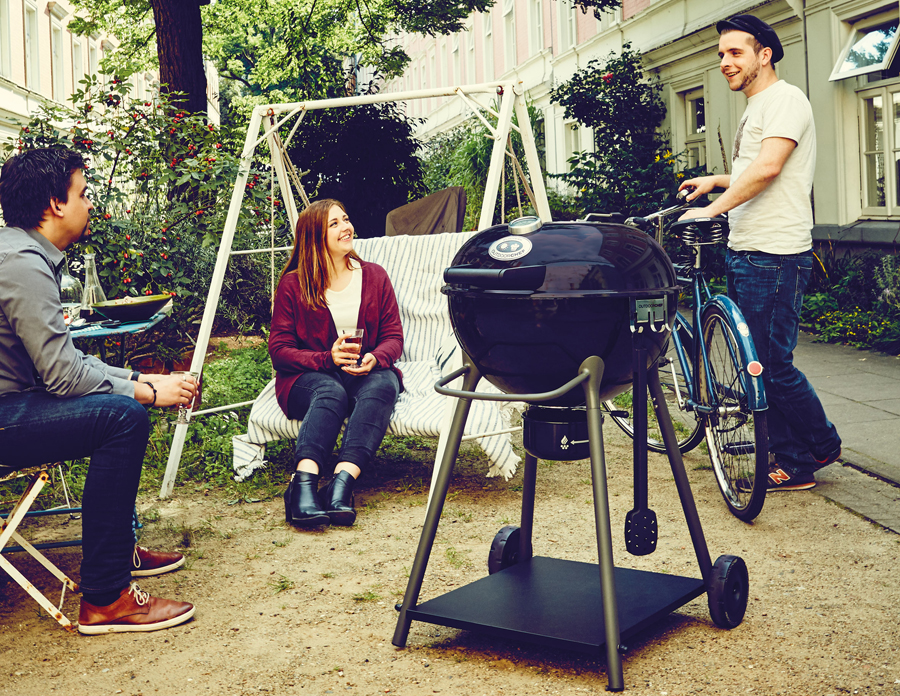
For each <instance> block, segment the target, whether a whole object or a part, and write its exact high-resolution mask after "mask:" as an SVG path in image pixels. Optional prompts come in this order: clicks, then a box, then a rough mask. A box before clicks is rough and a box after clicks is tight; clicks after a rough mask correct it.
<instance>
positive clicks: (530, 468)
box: [519, 452, 538, 562]
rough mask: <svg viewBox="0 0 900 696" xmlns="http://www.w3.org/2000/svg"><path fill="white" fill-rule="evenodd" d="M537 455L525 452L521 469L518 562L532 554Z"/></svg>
mask: <svg viewBox="0 0 900 696" xmlns="http://www.w3.org/2000/svg"><path fill="white" fill-rule="evenodd" d="M537 461H538V460H537V457H532V456H531V455H530V454H528V453H527V452H526V453H525V464H524V466H523V469H522V518H521V521H520V523H519V562H522V561H526V560H528V559H529V558H531V557H532V556H534V548H533V547H532V545H531V541H532V536H533V530H534V491H535V487H536V483H537Z"/></svg>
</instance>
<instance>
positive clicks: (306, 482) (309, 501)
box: [284, 471, 329, 527]
mask: <svg viewBox="0 0 900 696" xmlns="http://www.w3.org/2000/svg"><path fill="white" fill-rule="evenodd" d="M318 488H319V475H318V474H310V473H307V472H306V471H295V472H294V476H293V477H292V478H291V483H290V485H288V489H287V490H286V491H285V492H284V516H285V519H286V520H287V523H288V524H291V525H293V526H295V527H316V526H320V525H323V524H328V521H329V520H328V515H327V514H326V513H325V511H324V510H323V509H322V506H321V504H320V503H319V491H318Z"/></svg>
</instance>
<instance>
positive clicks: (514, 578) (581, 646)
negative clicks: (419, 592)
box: [407, 556, 706, 653]
mask: <svg viewBox="0 0 900 696" xmlns="http://www.w3.org/2000/svg"><path fill="white" fill-rule="evenodd" d="M614 574H615V582H616V600H617V603H618V614H619V632H620V635H621V639H622V640H625V639H627V638H629V637H631V636H633V635H634V634H636V633H638V632H639V631H641V630H643V629H644V628H646V627H647V626H649V625H650V624H652V623H654V622H656V621H659V620H660V619H662V618H663V617H665V616H667V615H668V614H670V613H671V612H672V611H674V610H675V609H677V608H678V607H680V606H683V605H684V604H687V603H688V602H690V601H691V600H692V599H695V598H696V597H699V596H700V595H702V594H703V593H704V592H705V591H706V589H705V587H704V585H703V580H700V579H697V578H687V577H682V576H677V575H666V574H664V573H652V572H648V571H643V570H632V569H629V568H615V569H614ZM407 615H408V616H409V618H411V619H412V620H413V621H423V622H425V623H431V624H437V625H440V626H450V627H453V628H462V629H468V630H473V631H480V632H483V633H487V634H490V635H496V636H500V637H503V638H508V639H513V640H522V641H526V642H532V643H538V644H540V645H546V646H549V647H554V648H560V649H564V650H576V651H580V652H589V653H596V651H597V650H598V649H599V648H600V647H602V646H603V645H605V644H606V635H605V629H604V626H605V622H604V620H603V592H602V590H601V587H600V572H599V568H598V566H597V565H596V564H594V563H580V562H576V561H566V560H562V559H557V558H545V557H542V556H538V557H535V558H532V559H530V560H526V561H521V562H519V563H517V564H516V565H514V566H511V567H509V568H506V569H504V570H501V571H499V572H497V573H494V574H493V575H489V576H487V577H485V578H481V579H480V580H476V581H475V582H473V583H470V584H469V585H465V586H464V587H460V588H459V589H456V590H453V591H452V592H448V593H447V594H444V595H441V596H440V597H435V598H434V599H431V600H428V601H427V602H423V603H422V604H419V605H418V606H417V607H415V608H414V609H410V610H409V611H408V613H407Z"/></svg>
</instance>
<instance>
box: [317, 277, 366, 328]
mask: <svg viewBox="0 0 900 696" xmlns="http://www.w3.org/2000/svg"><path fill="white" fill-rule="evenodd" d="M352 270H353V273H352V274H351V276H350V284H349V285H347V287H346V288H344V289H343V290H340V291H338V292H335V291H334V290H331V289H328V290H326V291H325V301H326V302H327V303H328V311H330V312H331V318H332V319H334V327H335V328H336V329H337V332H338V336H340V335H341V334H342V333H344V332H345V331H347V330H348V329H355V328H356V322H357V321H358V320H359V306H360V304H361V302H362V266H360V265H359V264H357V263H354V264H353V269H352Z"/></svg>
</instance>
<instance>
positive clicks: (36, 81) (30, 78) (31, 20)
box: [25, 4, 41, 92]
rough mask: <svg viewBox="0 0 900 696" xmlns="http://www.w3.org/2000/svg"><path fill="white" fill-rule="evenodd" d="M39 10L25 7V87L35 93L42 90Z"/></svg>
mask: <svg viewBox="0 0 900 696" xmlns="http://www.w3.org/2000/svg"><path fill="white" fill-rule="evenodd" d="M38 50H39V46H38V23H37V8H36V7H35V6H34V5H30V4H26V5H25V86H26V87H28V89H32V90H34V91H35V92H38V91H40V89H41V66H40V61H39V58H38V56H39V53H38Z"/></svg>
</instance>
